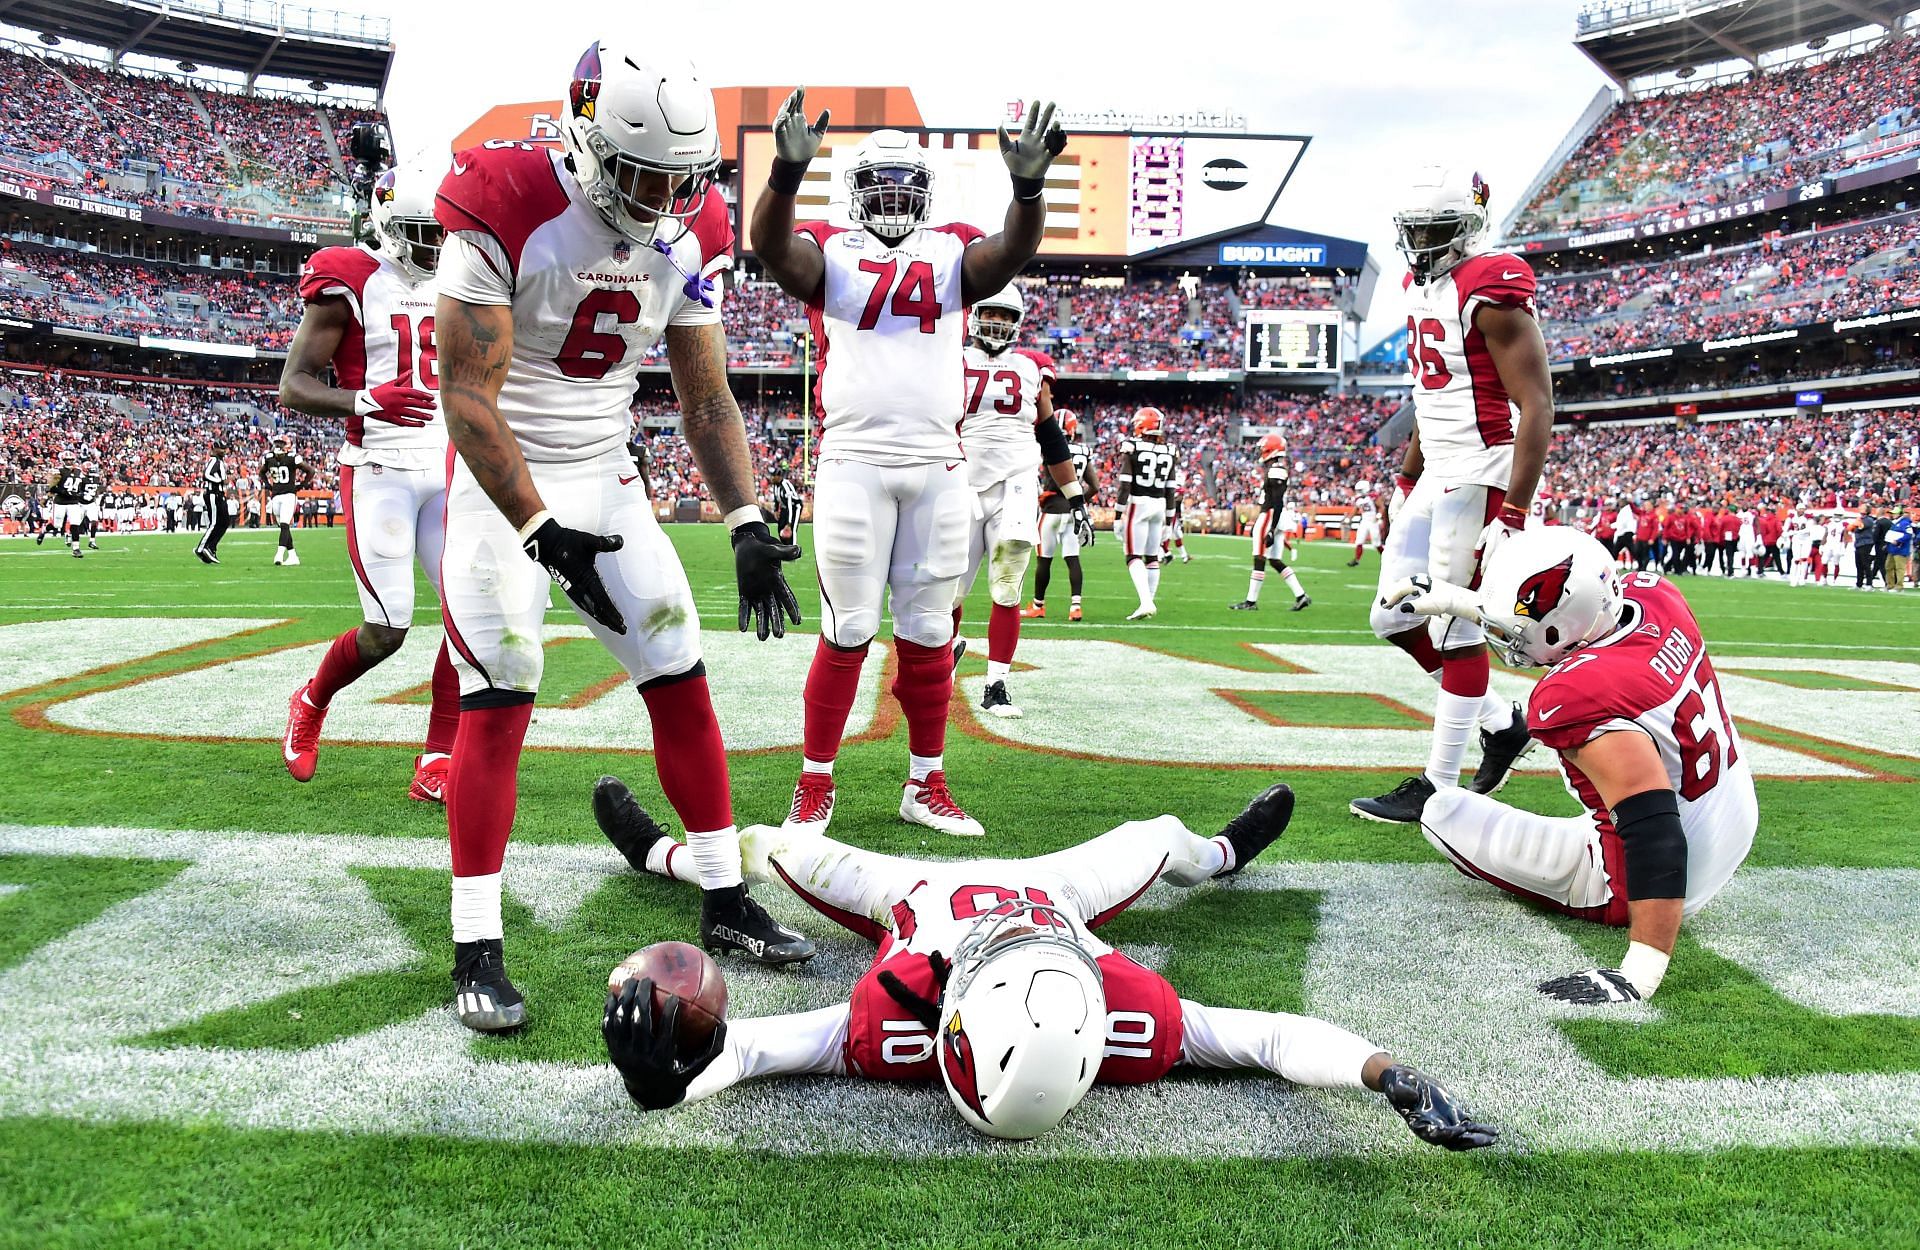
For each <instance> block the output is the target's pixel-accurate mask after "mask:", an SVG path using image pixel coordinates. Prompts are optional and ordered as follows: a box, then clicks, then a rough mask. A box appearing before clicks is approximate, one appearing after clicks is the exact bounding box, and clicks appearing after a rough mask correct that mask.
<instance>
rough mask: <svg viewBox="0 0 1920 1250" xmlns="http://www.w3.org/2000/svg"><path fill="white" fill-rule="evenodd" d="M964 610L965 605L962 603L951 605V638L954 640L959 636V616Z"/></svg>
mask: <svg viewBox="0 0 1920 1250" xmlns="http://www.w3.org/2000/svg"><path fill="white" fill-rule="evenodd" d="M966 608H967V605H966V604H964V603H956V604H954V605H953V636H954V637H955V638H958V637H959V636H960V616H961V614H962V613H963V612H965V611H966Z"/></svg>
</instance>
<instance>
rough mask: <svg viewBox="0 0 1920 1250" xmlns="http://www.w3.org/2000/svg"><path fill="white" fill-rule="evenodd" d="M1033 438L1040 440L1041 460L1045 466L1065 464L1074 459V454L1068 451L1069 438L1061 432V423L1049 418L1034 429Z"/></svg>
mask: <svg viewBox="0 0 1920 1250" xmlns="http://www.w3.org/2000/svg"><path fill="white" fill-rule="evenodd" d="M1033 436H1034V437H1035V438H1037V439H1039V440H1040V460H1041V463H1043V464H1063V463H1066V462H1068V461H1071V460H1072V459H1073V452H1071V451H1069V450H1068V449H1067V436H1066V435H1065V434H1063V433H1062V432H1061V430H1060V423H1059V422H1058V421H1056V420H1054V419H1053V418H1052V417H1048V418H1047V419H1046V420H1045V421H1042V422H1041V423H1040V424H1039V425H1036V426H1034V427H1033Z"/></svg>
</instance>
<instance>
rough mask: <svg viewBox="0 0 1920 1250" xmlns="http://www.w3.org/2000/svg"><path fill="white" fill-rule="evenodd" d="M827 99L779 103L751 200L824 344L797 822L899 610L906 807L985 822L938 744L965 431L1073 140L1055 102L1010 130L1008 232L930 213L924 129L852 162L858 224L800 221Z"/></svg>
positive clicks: (812, 821)
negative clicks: (979, 317)
mask: <svg viewBox="0 0 1920 1250" xmlns="http://www.w3.org/2000/svg"><path fill="white" fill-rule="evenodd" d="M827 120H828V115H827V114H826V113H824V112H822V113H821V114H820V117H819V119H818V120H817V121H815V122H813V123H812V124H809V123H808V121H807V116H806V98H805V91H804V88H803V89H797V90H795V91H794V92H793V94H792V95H790V96H788V97H787V99H786V102H785V103H784V104H782V105H781V106H780V111H779V114H778V115H777V116H776V117H775V118H774V123H773V125H774V160H773V168H772V170H771V171H770V172H769V174H768V176H767V189H766V191H765V192H764V193H763V194H762V195H761V196H760V198H759V201H758V202H757V203H756V204H755V205H754V210H753V223H752V226H751V232H752V238H753V251H754V255H755V256H756V257H758V258H759V260H760V263H761V265H762V266H764V267H765V268H766V271H767V272H768V274H770V275H771V276H772V277H773V279H774V280H775V281H776V282H778V283H779V284H780V288H781V289H782V290H784V291H785V292H786V293H787V294H789V295H791V296H793V297H794V298H795V299H797V300H800V301H801V302H802V303H804V304H805V305H806V306H807V310H808V315H809V318H810V319H811V321H812V323H813V336H814V342H815V343H817V344H819V352H820V356H819V359H820V379H819V383H818V386H817V390H816V395H817V398H818V400H819V404H818V407H819V410H820V413H821V426H822V431H823V432H822V435H821V441H820V453H819V454H820V463H819V468H818V470H817V471H816V472H815V475H814V483H813V535H814V556H815V560H816V562H817V564H818V567H819V574H820V641H819V644H818V647H817V649H816V651H815V652H814V658H813V667H812V668H811V669H810V670H809V671H808V673H807V683H806V693H805V701H806V717H805V732H804V739H805V741H804V751H803V759H802V763H801V772H800V779H799V782H798V784H797V785H796V786H795V787H794V794H793V805H792V807H791V808H790V809H789V810H788V814H787V823H788V824H789V825H793V826H813V827H817V828H818V829H822V830H824V829H825V828H826V827H827V824H828V822H829V821H830V820H831V819H832V818H833V799H834V784H833V764H834V760H835V758H836V757H837V756H838V755H839V752H840V740H841V738H842V736H843V735H844V733H845V730H846V724H847V716H848V714H849V713H850V712H851V711H852V710H853V700H854V695H855V693H856V692H857V690H858V689H859V683H860V669H861V666H862V664H863V663H864V662H865V660H866V656H867V650H868V648H869V647H870V646H871V645H872V643H873V639H874V635H875V634H877V633H878V632H879V629H880V608H881V604H882V601H883V600H885V601H888V602H890V603H891V605H892V610H893V635H894V652H895V655H896V656H897V658H898V661H899V668H898V676H897V677H896V678H895V681H894V685H893V694H894V697H895V698H897V699H899V701H900V708H901V711H902V712H903V713H904V714H905V716H906V721H907V749H908V751H909V753H910V759H909V764H908V777H907V781H906V783H905V785H904V787H903V789H902V793H901V798H900V817H901V819H903V820H906V821H910V822H912V823H915V824H921V825H926V826H928V827H929V828H933V829H938V830H940V831H941V832H943V833H949V834H957V835H963V836H978V835H979V834H980V833H981V832H982V830H981V827H980V822H979V821H977V820H975V819H974V818H973V817H971V816H969V815H967V813H966V812H965V811H964V810H963V809H962V808H961V807H960V805H959V803H958V802H956V801H955V799H954V797H953V794H952V792H951V791H950V790H949V789H948V787H947V775H946V768H945V762H944V759H943V756H944V753H945V750H946V740H947V708H948V703H949V702H950V700H951V699H952V697H953V653H952V650H951V647H952V643H953V636H954V623H953V606H954V603H955V600H956V594H957V592H958V590H959V587H960V581H961V578H962V577H963V576H964V575H965V574H966V571H967V547H968V541H969V540H968V534H969V531H970V529H971V527H972V520H973V508H974V494H973V487H972V485H971V484H970V481H969V478H968V475H967V452H966V450H965V449H963V448H962V446H961V442H960V422H961V418H962V416H963V414H964V412H965V401H966V395H965V389H964V388H965V377H964V369H965V359H964V347H965V341H964V340H965V325H966V315H965V314H966V309H967V307H968V306H969V305H971V304H974V303H977V302H979V301H980V300H982V299H984V298H986V297H988V296H991V295H994V294H995V293H997V292H999V291H1000V290H1001V289H1002V288H1003V287H1005V286H1006V285H1007V284H1008V283H1009V282H1011V281H1012V280H1013V278H1014V275H1016V274H1018V273H1019V272H1020V270H1021V269H1022V268H1024V267H1025V265H1026V263H1027V262H1028V261H1029V260H1031V259H1032V258H1033V254H1034V252H1035V251H1036V250H1037V249H1038V248H1039V246H1040V238H1041V234H1042V232H1043V231H1044V229H1045V227H1046V216H1047V207H1046V201H1045V198H1044V195H1043V188H1044V186H1045V181H1046V173H1047V167H1048V166H1049V165H1050V164H1051V163H1052V162H1053V158H1054V157H1056V156H1058V155H1059V154H1060V151H1061V149H1063V148H1064V147H1065V146H1066V141H1067V140H1066V134H1065V132H1063V131H1062V130H1061V129H1060V127H1059V126H1057V125H1055V124H1053V106H1052V105H1051V104H1048V105H1045V106H1041V105H1039V104H1035V105H1034V106H1032V107H1031V108H1030V109H1029V110H1028V111H1027V114H1026V121H1025V125H1024V126H1023V127H1022V129H1021V131H1020V133H1019V134H1018V135H1011V134H1009V133H1008V132H1007V130H1006V128H1005V127H1002V128H1001V131H1000V155H1001V157H1002V158H1003V159H1004V160H1005V162H1006V165H1007V172H1008V173H1009V174H1010V175H1011V177H1012V182H1013V198H1012V202H1011V203H1009V204H1008V206H1007V212H1006V218H1005V222H1004V224H1003V226H1002V227H1001V231H1000V233H999V234H996V235H992V236H988V235H985V234H982V233H981V232H980V231H979V230H977V229H975V228H974V227H973V226H970V225H966V224H964V223H959V222H955V223H950V224H947V225H931V224H929V223H930V222H931V220H932V217H931V214H932V200H933V193H934V183H933V171H932V170H930V169H929V168H928V167H927V160H926V157H925V155H924V154H923V153H922V152H921V151H920V144H919V141H918V140H917V139H915V138H914V137H913V136H912V135H909V134H907V133H905V132H904V131H899V130H879V131H875V132H874V133H873V134H872V135H870V136H869V137H868V138H867V139H866V140H865V141H864V142H862V143H861V144H859V145H858V147H857V148H855V149H854V150H853V153H852V155H851V157H850V158H842V159H841V160H840V163H841V164H842V165H843V167H844V170H845V187H846V194H847V214H848V217H849V219H850V220H851V221H852V223H853V227H854V228H853V229H845V228H842V227H840V226H833V225H828V224H827V223H826V222H823V221H809V222H804V223H801V224H800V225H799V226H797V227H796V225H795V224H794V198H795V194H796V193H797V192H798V191H799V190H800V184H801V181H802V180H803V179H804V178H805V177H806V173H807V166H808V164H809V163H810V162H811V161H812V160H813V158H814V156H815V155H816V154H817V153H818V152H819V150H820V143H821V139H822V136H824V135H825V133H826V130H827Z"/></svg>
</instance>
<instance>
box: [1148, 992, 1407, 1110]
mask: <svg viewBox="0 0 1920 1250" xmlns="http://www.w3.org/2000/svg"><path fill="white" fill-rule="evenodd" d="M1180 1019H1181V1023H1182V1025H1183V1026H1184V1028H1185V1031H1186V1032H1185V1037H1184V1039H1183V1040H1182V1042H1181V1044H1180V1058H1181V1061H1182V1062H1183V1063H1188V1064H1192V1065H1193V1066H1194V1067H1196V1068H1260V1069H1262V1070H1264V1071H1267V1072H1272V1073H1274V1074H1276V1075H1278V1076H1284V1077H1285V1078H1287V1079H1288V1080H1289V1081H1292V1082H1293V1083H1294V1084H1295V1085H1310V1086H1314V1087H1316V1088H1320V1089H1364V1088H1366V1086H1365V1084H1364V1083H1363V1082H1362V1081H1361V1080H1360V1073H1361V1070H1362V1069H1364V1068H1365V1067H1366V1066H1367V1060H1369V1059H1371V1058H1373V1057H1374V1056H1375V1055H1377V1054H1379V1053H1380V1047H1378V1046H1375V1045H1374V1044H1373V1043H1372V1042H1370V1041H1368V1040H1367V1039H1366V1038H1364V1037H1361V1036H1359V1035H1358V1034H1356V1033H1349V1032H1347V1031H1346V1030H1345V1029H1343V1028H1341V1027H1340V1026H1339V1025H1337V1024H1328V1023H1327V1022H1326V1021H1325V1020H1315V1019H1314V1018H1313V1017H1311V1016H1292V1015H1288V1014H1287V1013H1285V1012H1283V1011H1242V1010H1240V1009H1239V1008H1236V1007H1207V1006H1204V1005H1202V1004H1200V1003H1196V1002H1192V1001H1191V1000H1189V999H1185V998H1183V999H1181V1000H1180Z"/></svg>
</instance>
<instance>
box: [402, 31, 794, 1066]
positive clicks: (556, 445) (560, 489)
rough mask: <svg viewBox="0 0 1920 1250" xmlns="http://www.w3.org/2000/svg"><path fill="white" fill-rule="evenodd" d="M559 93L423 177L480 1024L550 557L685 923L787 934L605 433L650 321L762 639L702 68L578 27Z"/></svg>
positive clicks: (696, 636) (772, 559)
mask: <svg viewBox="0 0 1920 1250" xmlns="http://www.w3.org/2000/svg"><path fill="white" fill-rule="evenodd" d="M652 42H653V43H654V44H657V43H658V42H659V41H658V40H654V41H652ZM564 111H565V116H564V118H563V121H562V137H563V139H564V142H565V148H564V151H548V150H547V149H544V148H540V147H536V146H534V145H532V144H522V143H490V144H486V145H483V146H482V147H479V148H474V149H470V150H468V151H465V152H462V153H460V154H459V155H458V156H456V157H455V158H454V160H453V167H452V171H451V172H450V173H449V174H448V175H447V177H446V180H445V181H444V182H443V183H442V184H441V186H440V193H439V196H438V199H437V203H436V211H437V213H438V216H439V219H440V222H441V224H442V225H444V226H445V227H446V230H447V244H446V249H445V254H444V256H443V258H442V260H441V264H440V302H439V334H440V366H441V371H442V376H443V378H444V387H445V389H444V391H443V402H444V405H445V412H446V419H447V428H448V433H449V434H450V435H451V436H452V439H453V445H454V447H455V448H456V449H457V450H458V452H459V455H458V456H457V457H456V458H455V459H454V461H453V463H452V465H451V468H450V482H449V485H448V488H447V549H446V562H445V585H446V619H447V634H448V637H449V638H450V639H451V640H452V642H453V647H454V653H455V665H456V667H457V668H458V670H459V673H460V734H459V738H458V739H457V741H456V743H455V746H454V751H453V775H452V778H451V782H450V784H449V787H448V795H447V823H448V828H449V833H450V835H451V837H452V841H453V872H454V880H453V937H454V950H455V969H454V980H455V983H456V988H457V1001H458V1005H459V1012H460V1018H461V1020H462V1022H463V1023H465V1024H467V1025H468V1027H470V1028H474V1029H479V1030H484V1031H493V1030H499V1029H507V1028H513V1027H515V1026H516V1025H518V1024H520V1023H521V1022H522V1021H523V1020H524V1018H525V1006H524V1004H523V1002H522V1001H521V996H520V993H519V991H517V990H516V989H515V988H514V987H513V984H512V982H511V981H510V980H508V978H507V974H506V970H505V967H504V963H503V953H502V948H501V923H500V869H501V863H502V861H503V857H504V854H505V851H506V844H507V838H508V835H509V834H510V832H511V830H512V827H513V816H514V805H515V800H516V797H517V781H516V776H517V773H518V769H519V763H520V753H521V747H522V744H523V743H524V741H525V738H526V733H527V726H528V723H529V721H530V720H531V718H532V713H533V702H534V694H535V692H536V691H537V690H538V689H539V687H540V677H541V668H542V650H541V632H542V626H543V623H544V620H545V617H546V612H547V604H548V597H549V593H550V588H551V586H552V585H553V584H554V583H558V584H559V586H560V588H561V590H563V591H564V592H565V593H566V595H567V597H568V598H569V599H570V600H571V601H572V602H573V605H574V608H575V610H576V611H577V612H578V613H579V615H580V618H581V620H582V621H583V623H585V624H586V626H587V627H588V629H590V630H591V631H592V632H593V635H594V636H595V637H596V638H598V639H599V640H600V642H601V643H602V644H603V645H604V646H605V647H606V648H607V650H608V651H609V652H611V653H612V654H613V656H614V658H615V659H616V660H618V661H619V662H620V665H621V667H622V668H624V669H625V670H626V671H627V674H628V676H629V677H630V678H631V679H632V681H633V683H634V685H635V686H636V687H637V688H638V690H639V693H640V696H641V698H642V699H643V700H644V701H645V703H646V709H647V715H648V717H649V719H650V720H651V722H652V727H653V748H654V764H655V767H656V769H657V770H658V774H659V778H660V788H661V789H662V790H663V791H664V792H665V794H666V797H667V802H668V803H670V804H671V805H672V806H673V808H674V810H675V812H676V813H678V815H679V817H680V821H681V824H682V825H684V826H685V828H686V830H687V843H688V850H689V852H690V858H691V859H692V862H693V867H694V870H695V875H696V876H697V877H698V879H699V882H700V884H701V886H702V888H703V889H704V891H705V896H704V899H703V902H702V906H701V913H700V938H701V941H702V942H703V943H704V944H705V945H706V946H707V947H708V948H709V949H711V950H720V951H738V952H741V953H743V954H744V955H746V956H747V957H748V958H750V959H754V960H757V961H759V962H762V963H768V964H784V963H792V962H795V961H797V960H802V959H806V958H809V957H810V956H811V955H812V954H813V946H812V943H810V942H808V941H807V940H806V939H805V938H803V937H801V936H800V935H799V934H798V933H795V932H793V931H792V930H790V929H786V928H784V927H782V926H780V925H778V924H775V923H774V922H773V921H772V920H771V919H770V918H769V917H768V916H767V915H766V913H765V912H764V911H762V910H761V909H760V907H759V906H758V904H756V903H755V902H754V901H753V900H752V899H751V898H749V897H748V896H747V892H746V887H745V885H744V884H743V883H742V880H741V876H740V849H739V836H738V834H737V832H736V830H735V827H734V822H733V800H732V795H731V792H730V788H729V783H728V775H727V757H726V752H725V749H724V747H723V745H722V743H721V738H720V727H719V725H718V724H717V723H716V722H715V720H714V714H713V702H712V699H711V697H710V696H709V693H708V690H707V677H706V666H705V664H704V663H703V662H702V660H701V654H700V620H699V615H698V613H697V612H696V611H695V610H694V603H693V595H692V592H691V591H690V589H689V588H688V585H687V576H686V573H685V571H684V570H683V569H682V568H681V566H680V560H679V557H678V556H677V555H676V554H675V553H674V550H673V546H672V544H671V543H669V542H668V541H667V537H666V534H665V533H664V532H662V530H661V528H660V525H659V523H658V522H657V521H656V520H655V518H654V515H653V508H652V505H651V504H650V503H649V501H648V499H647V493H646V488H645V487H644V486H643V485H642V484H641V478H640V474H639V473H638V471H637V470H636V468H635V465H634V461H633V459H632V457H631V456H630V455H629V454H628V452H627V446H626V444H627V434H628V428H629V415H628V401H629V400H630V399H631V398H632V395H633V388H634V380H635V378H636V377H637V375H638V372H639V367H640V362H641V360H642V358H643V357H644V356H645V355H646V352H647V349H648V348H650V347H651V346H652V345H653V344H654V343H655V342H656V341H658V340H659V339H660V338H661V337H662V336H663V335H664V337H665V339H666V344H667V363H668V365H669V367H670V369H671V371H672V375H673V385H674V390H675V392H676V394H677V396H678V398H679V402H680V412H681V417H682V423H683V429H684V431H685V436H686V440H687V444H688V446H689V447H690V448H691V449H692V451H693V457H694V462H695V464H696V465H697V466H698V467H699V469H700V472H701V474H702V475H703V476H704V477H705V479H706V482H707V486H708V489H709V490H710V491H711V492H712V495H713V499H714V502H715V503H716V504H717V505H718V506H719V507H720V509H721V511H722V513H723V515H724V516H725V517H726V521H727V524H728V525H729V527H731V530H732V536H733V549H734V563H735V571H736V576H737V579H738V582H739V588H740V627H741V628H742V629H745V628H746V625H747V621H748V619H749V616H750V615H752V616H757V618H758V633H759V636H760V637H761V638H762V639H765V638H766V637H767V636H768V635H769V633H772V634H782V633H784V632H785V622H784V621H783V620H782V617H781V613H782V612H785V613H787V614H788V615H790V616H791V618H792V619H793V620H795V621H797V620H798V619H799V612H798V604H797V602H796V601H795V600H794V598H793V592H792V591H791V590H790V589H789V588H788V587H787V584H786V580H785V577H784V576H783V575H782V573H781V571H780V565H781V563H782V562H783V561H786V560H792V559H796V558H798V556H799V554H800V552H799V549H798V548H797V547H793V546H790V545H787V544H782V543H776V542H775V541H774V540H773V538H772V536H771V535H770V534H769V533H768V532H767V527H766V523H765V521H764V520H763V519H762V515H761V512H760V508H759V505H758V504H757V503H756V502H755V500H754V497H753V483H754V473H753V463H752V460H751V458H750V457H749V455H748V451H747V441H746V432H745V430H744V428H743V427H742V425H741V421H740V410H739V408H738V406H737V405H736V404H735V403H734V400H733V396H732V394H731V393H730V392H729V390H728V387H727V372H726V364H727V349H726V337H725V334H724V332H723V331H722V330H721V328H720V299H721V292H720V288H719V287H718V286H717V285H716V283H715V277H716V275H717V274H719V272H720V271H721V270H723V269H725V268H727V267H728V266H729V265H730V264H731V259H730V252H731V249H732V246H733V230H732V226H731V224H730V222H729V220H728V214H727V206H726V204H725V202H724V201H723V200H722V199H721V198H720V192H719V191H718V190H717V189H716V188H715V187H714V185H713V177H714V173H715V171H716V170H717V168H718V167H719V164H720V139H719V128H718V126H717V124H716V122H715V120H714V109H713V94H712V92H711V91H710V90H709V89H708V88H707V86H706V84H705V83H704V82H702V81H701V80H700V79H699V78H698V77H697V76H696V75H695V73H694V71H693V69H692V67H691V66H690V65H688V64H687V63H686V62H685V61H684V60H674V59H672V58H669V57H664V56H660V55H656V54H655V53H653V52H652V51H649V50H647V48H646V45H644V44H642V43H640V42H630V43H628V42H615V41H604V42H596V43H595V44H593V45H592V46H591V47H590V48H588V49H587V52H586V54H585V55H584V56H582V57H581V58H580V61H579V64H578V65H577V66H576V67H575V69H574V73H573V80H572V82H571V84H570V85H569V88H568V93H567V97H566V101H565V104H564Z"/></svg>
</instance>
